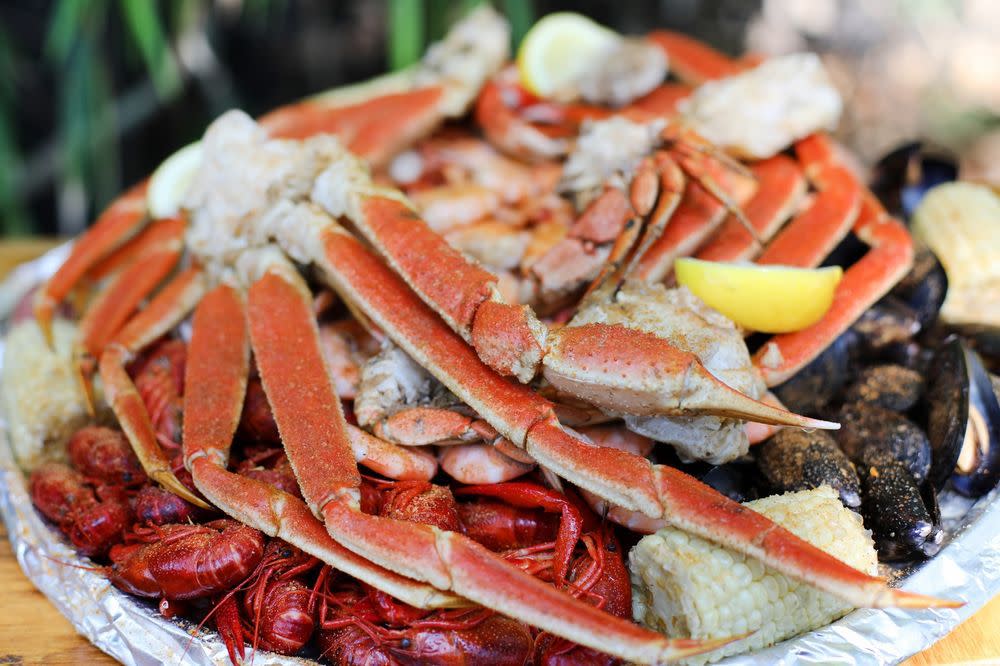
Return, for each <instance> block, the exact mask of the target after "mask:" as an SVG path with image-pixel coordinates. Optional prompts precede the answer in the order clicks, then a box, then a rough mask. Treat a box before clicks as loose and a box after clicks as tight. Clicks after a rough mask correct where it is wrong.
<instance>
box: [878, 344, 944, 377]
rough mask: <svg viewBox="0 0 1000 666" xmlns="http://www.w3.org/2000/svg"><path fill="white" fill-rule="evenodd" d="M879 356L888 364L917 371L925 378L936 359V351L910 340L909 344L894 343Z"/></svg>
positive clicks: (887, 346) (886, 347)
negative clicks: (932, 361) (933, 360)
mask: <svg viewBox="0 0 1000 666" xmlns="http://www.w3.org/2000/svg"><path fill="white" fill-rule="evenodd" d="M879 356H880V358H881V360H883V361H886V362H887V363H892V364H893V365H900V366H903V367H904V368H909V369H910V370H915V371H916V372H917V373H919V374H920V376H921V377H923V376H925V375H926V374H927V368H928V366H930V364H931V359H933V358H934V351H933V350H932V349H928V348H927V347H924V346H923V345H922V344H920V343H919V342H917V341H915V340H908V341H907V342H894V343H892V344H890V345H886V346H885V348H883V349H882V353H881V354H880V355H879Z"/></svg>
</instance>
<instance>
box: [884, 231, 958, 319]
mask: <svg viewBox="0 0 1000 666" xmlns="http://www.w3.org/2000/svg"><path fill="white" fill-rule="evenodd" d="M891 294H892V296H894V297H896V298H898V299H900V300H901V301H903V302H905V303H906V304H907V305H908V306H909V307H910V308H911V309H912V311H913V313H914V314H915V315H916V319H917V321H918V322H919V324H920V327H921V328H926V327H928V326H930V325H931V323H932V322H933V321H934V320H935V319H937V315H938V311H940V310H941V306H942V305H943V304H944V299H945V296H947V295H948V275H947V274H946V273H945V272H944V266H942V265H941V262H940V261H938V258H937V257H936V256H935V255H934V253H933V252H931V251H930V249H929V248H927V247H925V246H920V247H919V248H918V249H917V253H916V257H915V258H914V260H913V268H911V269H910V272H909V273H907V274H906V276H905V277H904V278H903V279H902V280H900V281H899V284H897V285H896V286H895V287H894V288H893V290H892V292H891Z"/></svg>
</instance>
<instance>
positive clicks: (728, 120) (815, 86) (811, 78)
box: [678, 53, 844, 159]
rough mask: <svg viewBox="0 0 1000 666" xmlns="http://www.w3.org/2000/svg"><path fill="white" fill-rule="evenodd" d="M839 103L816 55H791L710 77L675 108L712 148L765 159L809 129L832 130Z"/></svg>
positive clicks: (840, 102) (840, 101) (836, 121)
mask: <svg viewBox="0 0 1000 666" xmlns="http://www.w3.org/2000/svg"><path fill="white" fill-rule="evenodd" d="M843 107H844V104H843V101H842V100H841V98H840V93H839V92H837V89H836V88H835V87H834V85H833V82H832V81H830V77H829V76H828V75H827V73H826V70H825V69H824V67H823V63H822V61H821V60H820V59H819V57H818V56H817V55H816V54H814V53H794V54H791V55H786V56H782V57H780V58H772V59H770V60H767V61H766V62H764V63H762V64H761V65H758V66H757V67H754V68H753V69H751V70H749V71H747V72H744V73H742V74H737V75H735V76H730V77H727V78H725V79H720V80H718V81H709V82H708V83H705V84H703V85H701V86H700V87H699V88H698V89H697V90H695V92H694V94H693V95H691V97H689V98H688V99H686V100H684V101H683V102H681V104H680V106H679V107H678V108H679V109H680V111H681V113H682V114H683V116H684V118H685V119H686V120H687V122H688V123H690V124H691V126H692V127H693V128H694V129H695V131H697V132H698V133H699V134H701V135H702V136H704V137H705V138H706V139H708V140H709V141H711V142H712V143H714V144H716V145H717V146H720V147H722V148H723V149H725V150H726V151H728V152H730V153H732V154H734V155H736V156H738V157H743V158H746V159H764V158H766V157H771V156H773V155H775V154H777V153H779V152H781V151H782V150H784V149H786V148H788V147H789V146H790V145H792V143H794V142H795V141H797V140H798V139H801V138H804V137H806V136H808V135H810V134H812V133H814V132H817V131H820V130H833V129H835V128H836V126H837V123H838V122H839V120H840V114H841V112H842V111H843Z"/></svg>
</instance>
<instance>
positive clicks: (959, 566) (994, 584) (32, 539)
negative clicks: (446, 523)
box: [0, 245, 1000, 666]
mask: <svg viewBox="0 0 1000 666" xmlns="http://www.w3.org/2000/svg"><path fill="white" fill-rule="evenodd" d="M67 251H68V246H66V245H64V246H62V247H59V248H56V249H55V250H53V251H51V252H49V253H48V254H46V255H45V256H43V257H41V258H40V259H38V260H36V261H33V262H31V263H28V264H24V265H23V266H20V267H19V268H17V269H16V270H15V271H14V272H13V273H12V274H11V276H10V277H9V278H8V279H7V280H6V281H4V282H3V283H2V284H0V333H6V328H7V323H8V320H9V317H10V314H11V312H12V311H13V309H14V306H15V305H16V304H17V303H18V301H19V300H20V299H21V298H22V297H23V295H24V294H26V293H27V292H28V291H29V290H30V289H31V288H32V287H34V286H35V285H37V284H38V283H39V282H40V281H41V280H43V279H44V278H46V277H47V276H49V275H51V274H52V273H53V272H54V271H55V269H56V267H57V266H59V264H61V263H62V261H63V260H64V258H65V256H66V253H67ZM3 352H4V343H3V341H2V340H0V364H2V362H3ZM0 431H2V436H3V439H4V441H5V442H6V441H8V440H7V424H6V421H5V420H3V419H0ZM998 495H1000V492H998V490H996V489H995V490H994V491H993V492H991V493H990V494H989V495H987V496H986V497H983V498H982V499H980V500H979V501H977V502H971V501H969V500H966V499H964V498H961V497H959V496H958V495H955V494H952V493H949V492H945V493H944V494H943V495H942V496H941V497H940V499H941V509H942V514H943V516H944V522H945V529H946V537H945V538H946V545H945V547H944V548H943V549H942V550H941V552H939V553H938V554H937V555H936V556H935V557H934V558H933V559H931V560H928V561H927V562H922V563H919V564H917V565H914V566H912V567H906V568H902V569H896V570H892V571H886V573H887V574H888V575H892V576H893V578H894V579H896V582H897V584H900V585H903V586H905V587H906V588H907V589H909V590H913V591H917V592H920V593H922V594H928V595H934V596H938V597H944V598H948V599H958V600H961V601H964V602H965V605H964V606H962V607H961V608H957V609H928V610H921V611H909V610H900V609H887V610H872V609H862V610H857V611H854V612H853V613H851V614H849V615H847V616H846V617H844V618H842V619H841V620H839V621H837V622H834V623H833V624H831V625H829V626H827V627H824V628H822V629H819V630H817V631H812V632H809V633H807V634H803V635H801V636H798V637H795V638H792V639H789V640H787V641H784V642H782V643H779V644H777V645H775V646H773V647H770V648H766V649H764V650H759V651H757V652H753V653H749V654H745V655H738V656H735V657H730V658H728V659H725V660H723V661H722V662H719V663H722V664H728V665H737V664H738V665H740V666H750V665H762V664H873V665H874V664H892V663H897V662H899V661H902V660H903V659H905V658H906V657H908V656H910V655H913V654H916V653H917V652H920V651H921V650H924V649H926V648H927V647H929V646H930V645H932V644H933V643H934V642H935V641H937V640H938V639H940V638H942V637H943V636H944V635H945V634H947V633H948V632H950V631H951V630H952V629H954V628H955V627H956V626H957V625H958V624H959V623H961V622H962V621H963V620H965V619H966V618H968V617H970V616H971V615H973V614H974V613H975V612H976V611H977V610H979V609H980V608H981V607H982V606H983V605H984V604H986V603H987V602H988V601H989V600H990V599H992V598H993V597H994V596H995V595H997V594H1000V501H998ZM0 514H2V515H3V520H4V522H5V523H6V524H7V531H8V534H9V537H10V542H11V547H12V548H13V550H14V554H15V556H16V557H17V561H18V563H19V564H20V565H21V569H22V570H23V571H24V573H25V574H26V575H27V576H28V578H29V579H31V582H32V583H33V584H34V585H35V587H37V588H38V589H39V590H41V591H42V593H43V594H45V596H46V597H48V598H49V600H50V601H51V602H52V603H53V604H54V605H55V606H56V608H58V609H59V611H60V612H61V613H62V614H63V615H65V616H66V618H67V619H69V621H70V622H72V623H73V626H74V627H75V628H76V630H77V631H79V632H80V633H81V634H82V635H84V636H86V637H87V639H88V640H90V641H91V642H92V643H93V644H94V645H96V646H97V647H98V648H100V649H101V650H102V651H104V652H106V653H107V654H109V655H110V656H112V657H114V658H115V659H117V660H118V661H120V662H122V663H124V664H136V665H146V664H149V665H153V664H163V663H171V664H177V663H189V664H198V665H201V664H205V665H207V664H219V665H222V664H226V663H228V656H227V654H226V650H225V647H224V646H223V644H222V641H221V640H220V639H219V637H218V636H217V635H216V634H215V633H214V632H212V631H209V630H207V629H201V630H198V629H197V628H196V627H195V626H194V625H193V624H191V623H189V622H185V621H176V620H166V619H164V618H163V617H162V616H160V615H159V613H158V612H157V610H156V607H155V605H154V604H151V603H149V602H146V601H143V600H140V599H137V598H135V597H132V596H129V595H127V594H125V593H123V592H120V591H118V590H117V589H115V588H113V587H112V586H111V584H110V583H109V582H108V581H107V579H106V578H105V577H104V576H103V575H102V574H101V572H100V571H99V570H95V569H94V568H93V564H92V563H91V562H90V561H89V560H87V559H85V558H82V557H80V556H78V555H77V554H76V553H75V551H74V550H73V549H72V547H71V546H70V545H68V544H67V542H66V541H65V540H64V539H63V537H62V535H61V534H60V533H59V532H58V531H57V530H56V529H54V528H53V527H51V526H50V525H48V524H47V523H46V522H45V520H44V519H43V518H42V517H41V516H40V515H39V514H38V512H36V511H35V509H34V507H32V505H31V500H30V497H29V495H28V489H27V479H26V477H25V475H24V473H23V472H22V470H21V469H20V468H19V467H18V466H17V464H16V463H15V462H14V458H13V455H12V452H11V450H10V446H9V445H0ZM253 660H254V663H255V664H259V665H260V666H269V665H271V664H303V663H309V662H307V661H306V660H303V659H296V658H289V657H282V656H279V655H275V654H272V653H269V652H264V651H262V650H261V651H257V652H256V653H255V654H254V657H253Z"/></svg>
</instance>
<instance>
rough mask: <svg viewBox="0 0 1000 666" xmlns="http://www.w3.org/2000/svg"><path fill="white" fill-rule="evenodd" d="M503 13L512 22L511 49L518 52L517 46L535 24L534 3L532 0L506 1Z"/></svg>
mask: <svg viewBox="0 0 1000 666" xmlns="http://www.w3.org/2000/svg"><path fill="white" fill-rule="evenodd" d="M503 11H504V14H506V15H507V20H508V21H510V38H511V41H512V42H513V44H511V47H512V50H513V51H515V52H516V49H517V45H518V44H520V43H521V40H522V39H523V38H524V35H525V33H527V32H528V30H530V29H531V24H532V23H534V22H535V8H534V3H533V2H532V1H531V0H504V3H503Z"/></svg>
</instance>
